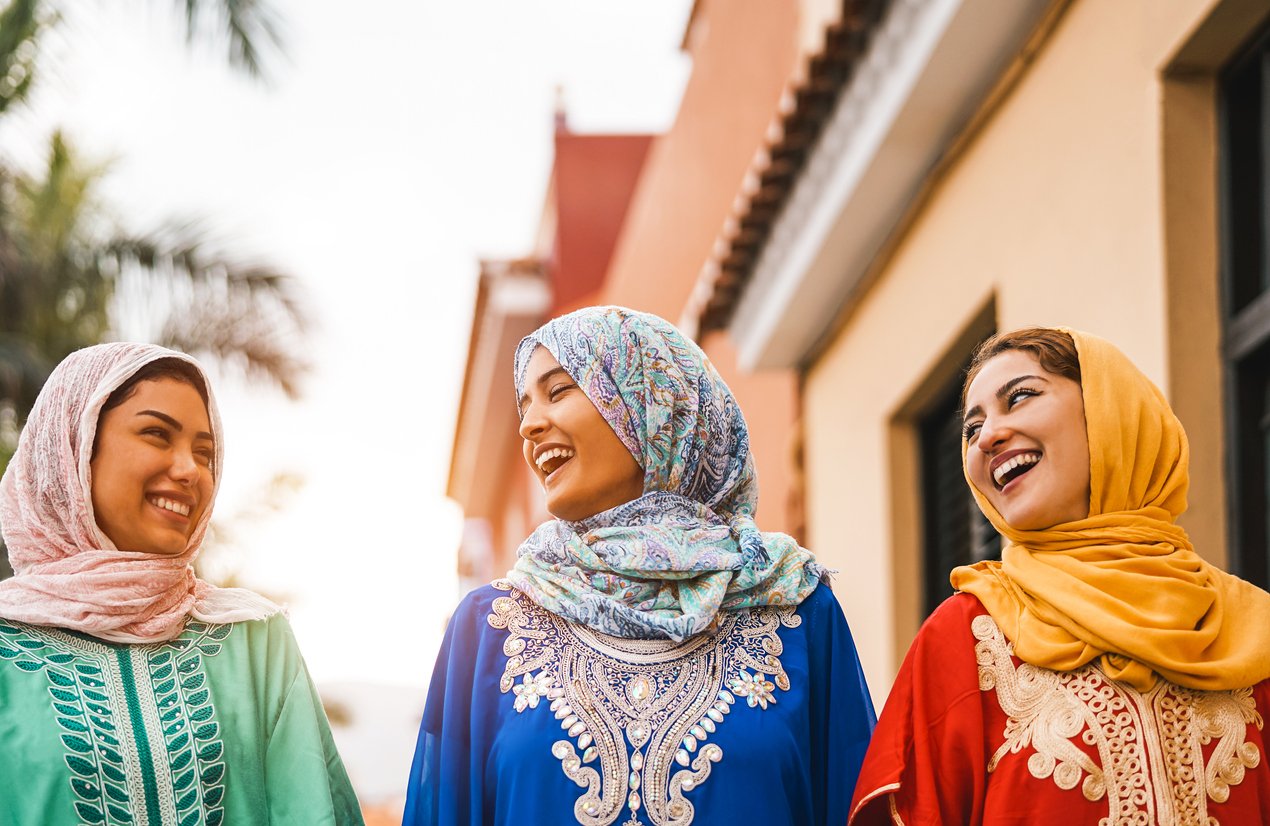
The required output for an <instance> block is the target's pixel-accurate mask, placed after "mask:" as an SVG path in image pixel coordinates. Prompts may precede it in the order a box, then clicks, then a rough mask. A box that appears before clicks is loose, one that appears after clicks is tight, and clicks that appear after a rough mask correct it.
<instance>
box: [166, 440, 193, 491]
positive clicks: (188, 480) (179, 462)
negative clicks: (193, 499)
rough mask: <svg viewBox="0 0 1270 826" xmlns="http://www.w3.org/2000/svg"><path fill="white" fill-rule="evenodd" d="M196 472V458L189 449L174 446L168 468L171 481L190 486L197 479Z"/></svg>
mask: <svg viewBox="0 0 1270 826" xmlns="http://www.w3.org/2000/svg"><path fill="white" fill-rule="evenodd" d="M198 474H199V467H198V460H196V459H195V458H194V453H193V452H192V451H191V450H189V449H183V448H176V449H175V450H173V451H172V466H171V467H169V468H168V475H169V476H171V477H172V481H174V482H179V483H180V484H182V485H186V486H188V487H192V486H193V485H194V484H195V483H196V482H197V481H198Z"/></svg>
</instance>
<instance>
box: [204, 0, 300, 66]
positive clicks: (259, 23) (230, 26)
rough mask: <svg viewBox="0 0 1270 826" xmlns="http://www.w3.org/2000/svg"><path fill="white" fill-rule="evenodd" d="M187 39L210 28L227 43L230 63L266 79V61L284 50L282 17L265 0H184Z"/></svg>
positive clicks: (280, 54)
mask: <svg viewBox="0 0 1270 826" xmlns="http://www.w3.org/2000/svg"><path fill="white" fill-rule="evenodd" d="M183 3H184V6H185V35H186V39H187V40H189V41H194V40H195V39H196V38H199V37H202V36H205V35H206V34H207V33H208V31H209V30H213V34H212V36H213V37H217V38H219V37H224V38H225V39H227V40H228V42H229V63H230V65H231V66H233V67H234V68H236V69H241V70H243V71H244V72H246V73H247V74H248V75H249V76H251V77H253V78H256V79H258V80H265V81H268V80H269V70H268V65H267V64H268V62H269V61H270V60H271V59H272V58H273V57H278V56H282V55H283V54H284V53H285V45H284V43H283V37H282V26H281V19H280V18H279V16H278V14H277V12H276V11H275V10H274V8H273V7H272V5H270V4H269V3H268V2H267V0H214V1H213V0H183Z"/></svg>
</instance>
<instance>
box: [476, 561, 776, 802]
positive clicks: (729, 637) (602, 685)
mask: <svg viewBox="0 0 1270 826" xmlns="http://www.w3.org/2000/svg"><path fill="white" fill-rule="evenodd" d="M494 585H495V587H497V588H500V589H501V590H505V591H510V594H511V595H510V596H507V597H499V598H498V599H496V600H494V603H493V613H491V614H490V616H489V617H488V621H489V624H490V625H491V626H492V627H494V628H500V629H507V631H508V632H509V635H508V638H507V640H506V641H505V642H504V644H503V653H504V654H506V655H507V657H508V659H507V664H506V667H505V668H504V671H503V677H502V679H501V681H500V684H499V687H500V688H501V690H502V691H503V692H504V693H507V692H509V691H510V692H511V693H512V694H513V695H514V697H515V700H514V708H515V710H516V711H517V712H518V713H519V712H524V711H525V710H526V709H531V708H537V707H538V704H539V701H540V700H543V701H546V702H547V703H548V708H549V710H550V711H551V713H552V714H553V715H554V716H555V719H556V720H558V721H559V722H560V728H561V729H562V731H563V732H564V734H565V736H566V737H567V738H568V739H561V740H557V741H556V742H555V743H554V744H553V746H552V748H551V753H552V754H553V755H554V756H555V757H556V758H557V759H558V760H560V762H561V767H562V768H563V769H564V772H565V775H566V776H567V777H569V778H570V779H571V780H573V781H574V782H575V783H577V784H578V785H579V786H581V787H582V788H583V789H584V791H583V793H582V795H581V796H580V797H579V798H578V799H577V801H576V802H575V804H574V816H575V817H576V818H577V821H578V823H580V824H582V825H583V826H607V824H611V823H613V822H614V821H615V820H616V819H617V818H618V817H619V816H620V815H621V814H622V812H623V811H626V812H629V814H630V817H629V819H628V820H627V821H626V823H627V824H639V823H640V821H639V816H640V812H641V810H642V811H643V812H644V813H645V816H646V817H647V818H648V819H649V820H650V821H651V822H652V823H654V824H657V826H663V824H664V825H665V826H672V825H673V826H689V824H691V823H692V821H693V819H694V817H695V810H694V807H693V804H692V803H691V802H690V801H689V800H688V799H686V798H685V797H684V794H685V793H686V792H689V791H691V790H692V789H695V788H697V787H698V786H700V785H701V784H702V783H703V782H705V780H706V779H707V778H708V777H709V776H710V771H711V766H712V765H713V764H714V763H717V762H719V761H720V760H721V759H723V749H721V748H720V747H719V746H718V745H716V744H714V743H710V742H708V740H709V739H710V737H711V735H713V734H714V733H715V731H716V730H717V728H718V726H719V725H721V724H722V723H723V722H724V721H725V720H726V719H727V715H729V714H730V713H731V712H732V710H733V707H734V706H735V705H736V700H737V697H738V696H739V697H742V698H744V700H745V701H746V704H747V705H748V706H749V707H750V708H758V709H760V710H765V709H766V708H767V707H768V704H770V703H774V702H776V696H775V689H776V688H780V689H781V690H782V691H788V690H789V677H788V676H787V675H786V673H785V670H784V668H783V667H782V666H781V663H780V654H781V653H782V651H783V646H782V643H781V640H780V637H779V635H778V634H777V631H778V630H779V629H780V628H781V627H788V628H793V627H797V626H798V625H799V624H801V619H800V618H799V617H798V615H797V614H796V613H795V610H796V609H795V608H793V607H788V608H779V609H776V608H763V609H749V610H744V611H732V612H724V613H722V614H720V615H719V617H718V619H717V621H716V624H715V625H714V626H713V627H712V628H711V629H709V630H708V631H706V632H705V633H702V634H698V635H696V636H695V637H691V638H689V639H687V640H685V641H684V642H682V643H676V642H673V641H671V640H630V639H622V638H618V637H613V636H609V635H607V634H602V633H600V632H597V631H593V630H591V629H588V628H586V627H584V626H580V625H577V624H576V623H571V622H569V621H567V620H564V619H562V618H560V617H557V616H555V615H554V614H551V613H549V612H548V611H546V610H544V609H542V608H541V607H539V606H538V605H536V604H534V603H533V602H532V601H531V600H529V599H528V598H527V597H525V596H524V595H523V594H521V593H520V592H519V591H516V590H514V589H512V588H511V586H510V584H509V583H507V582H506V581H501V580H500V581H498V582H495V583H494ZM725 675H731V676H730V677H729V678H728V680H727V686H726V687H725V686H724V677H725ZM518 680H519V682H518ZM579 752H580V753H579ZM597 762H598V764H599V765H598V768H599V771H597V770H596V763H597Z"/></svg>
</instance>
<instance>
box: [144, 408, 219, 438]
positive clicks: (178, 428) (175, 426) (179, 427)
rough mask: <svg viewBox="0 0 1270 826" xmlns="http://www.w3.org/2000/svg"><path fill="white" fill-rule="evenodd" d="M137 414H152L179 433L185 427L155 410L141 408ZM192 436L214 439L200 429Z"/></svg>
mask: <svg viewBox="0 0 1270 826" xmlns="http://www.w3.org/2000/svg"><path fill="white" fill-rule="evenodd" d="M137 415H138V416H153V417H154V418H156V419H158V420H159V421H161V422H163V423H164V424H166V425H167V426H168V427H170V428H172V429H173V430H175V431H176V432H177V433H180V432H181V431H182V430H184V429H185V428H184V427H182V425H181V423H180V422H178V421H177V420H176V419H174V418H172V417H171V416H169V415H168V414H166V413H160V412H159V411H157V410H141V411H139V412H138V413H137ZM194 438H195V439H207V440H208V441H209V442H214V441H216V440H215V439H213V438H212V434H210V433H208V432H206V431H202V430H200V431H199V432H198V433H195V434H194Z"/></svg>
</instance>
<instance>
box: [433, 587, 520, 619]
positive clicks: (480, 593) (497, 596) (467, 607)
mask: <svg viewBox="0 0 1270 826" xmlns="http://www.w3.org/2000/svg"><path fill="white" fill-rule="evenodd" d="M509 598H510V599H513V600H515V601H516V602H518V603H523V602H528V598H527V597H525V596H524V595H523V594H521V593H520V592H519V591H517V590H516V589H515V588H513V587H512V586H511V584H510V583H509V582H507V580H504V579H496V580H494V581H493V582H491V583H490V584H488V585H482V586H481V587H479V588H476V589H474V590H472V591H469V592H468V593H467V594H466V595H465V596H464V597H463V599H461V600H459V604H458V607H457V608H455V609H454V614H453V617H452V618H451V622H458V621H460V620H463V621H466V620H467V619H469V618H471V619H477V620H480V621H482V622H483V621H484V620H485V618H486V617H488V616H489V615H490V614H492V613H494V611H495V603H496V602H498V601H499V600H502V599H509Z"/></svg>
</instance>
